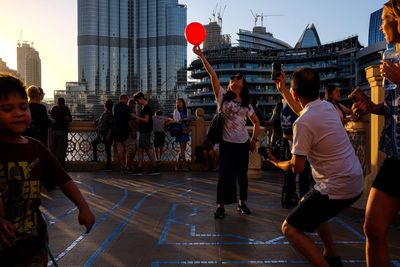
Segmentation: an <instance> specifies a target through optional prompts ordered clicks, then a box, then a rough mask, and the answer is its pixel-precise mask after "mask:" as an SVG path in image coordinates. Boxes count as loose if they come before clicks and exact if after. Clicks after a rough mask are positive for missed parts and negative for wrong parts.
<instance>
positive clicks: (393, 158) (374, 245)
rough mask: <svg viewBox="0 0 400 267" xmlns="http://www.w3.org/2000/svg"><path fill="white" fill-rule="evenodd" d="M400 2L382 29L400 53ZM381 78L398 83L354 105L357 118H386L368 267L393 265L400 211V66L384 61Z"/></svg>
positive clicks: (388, 10)
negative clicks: (390, 239)
mask: <svg viewBox="0 0 400 267" xmlns="http://www.w3.org/2000/svg"><path fill="white" fill-rule="evenodd" d="M399 11H400V3H399V1H396V0H390V1H388V2H386V3H385V4H384V5H383V11H382V24H381V30H382V32H383V35H384V37H385V40H386V42H387V43H388V44H390V43H391V44H394V50H395V51H397V52H398V53H400V12H399ZM380 70H381V75H382V76H383V77H384V78H386V79H389V80H390V81H391V82H393V83H395V84H396V85H397V87H396V88H395V89H394V90H388V89H385V99H384V101H383V102H381V103H378V104H376V103H373V102H372V101H368V100H366V99H364V98H360V100H359V101H358V102H356V103H355V104H354V105H353V111H354V113H355V115H357V116H358V117H359V116H361V115H362V114H363V113H365V112H367V111H368V112H371V113H372V114H376V115H382V116H384V117H385V126H384V127H383V131H382V134H381V142H380V144H379V149H380V150H381V151H382V152H384V153H385V154H386V159H385V160H384V162H383V164H382V166H381V168H380V169H379V172H378V174H377V176H376V178H375V180H374V182H373V184H372V187H371V190H370V192H369V196H368V202H367V207H366V209H365V223H364V232H365V235H366V238H367V239H366V260H367V266H379V267H386V266H387V267H388V266H391V263H390V256H389V255H390V254H389V248H388V244H387V239H386V238H387V234H388V230H389V226H390V224H391V223H392V222H393V220H394V218H395V217H396V215H397V214H398V212H399V211H400V175H399V167H398V166H399V165H400V152H399V151H400V142H399V137H400V134H399V132H398V129H399V128H398V127H399V121H398V113H397V112H398V110H399V107H398V104H397V103H398V100H397V99H398V97H399V95H400V63H392V62H386V61H385V62H383V63H382V64H381V66H380Z"/></svg>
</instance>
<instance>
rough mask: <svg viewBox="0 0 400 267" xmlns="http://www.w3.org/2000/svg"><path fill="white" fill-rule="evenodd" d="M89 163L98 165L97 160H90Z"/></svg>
mask: <svg viewBox="0 0 400 267" xmlns="http://www.w3.org/2000/svg"><path fill="white" fill-rule="evenodd" d="M89 163H97V159H92V160H89Z"/></svg>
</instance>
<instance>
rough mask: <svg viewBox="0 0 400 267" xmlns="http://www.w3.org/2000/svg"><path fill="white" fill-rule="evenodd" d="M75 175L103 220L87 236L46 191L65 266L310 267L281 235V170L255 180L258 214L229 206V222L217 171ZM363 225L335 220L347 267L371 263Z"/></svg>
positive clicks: (349, 218)
mask: <svg viewBox="0 0 400 267" xmlns="http://www.w3.org/2000/svg"><path fill="white" fill-rule="evenodd" d="M71 175H72V177H73V178H74V180H76V181H77V182H78V184H79V187H80V189H81V190H82V192H83V193H84V195H85V197H86V198H87V200H88V201H89V202H90V205H91V207H92V208H93V211H94V212H95V214H96V219H97V221H96V224H95V225H94V227H93V229H92V231H91V233H90V234H88V235H84V234H83V231H84V229H83V227H81V226H79V225H78V223H77V210H76V209H75V208H74V206H73V204H72V203H70V202H69V201H68V200H66V199H65V197H64V196H63V195H62V192H60V191H59V190H58V191H54V192H51V193H48V194H45V198H44V201H43V202H44V203H43V204H44V205H43V206H44V213H45V216H46V218H47V220H48V224H49V233H50V248H51V250H52V253H53V254H54V257H56V259H57V261H58V264H59V266H150V267H159V266H160V267H163V266H168V267H169V266H193V267H195V266H210V267H211V266H221V265H223V266H276V265H279V266H309V264H308V263H307V261H305V260H304V258H303V257H302V256H301V255H300V254H298V253H297V252H296V251H294V250H293V249H292V247H291V246H290V245H289V244H288V243H287V241H286V240H285V239H284V238H283V237H282V234H281V232H280V225H281V222H282V221H283V219H284V218H285V216H286V215H287V213H288V212H289V211H288V210H285V209H282V208H281V206H280V188H281V180H282V174H281V173H280V172H268V173H267V172H266V173H265V175H264V178H262V179H251V180H250V183H249V201H248V205H249V207H250V208H251V210H252V212H253V214H252V215H250V216H243V215H239V214H238V212H237V211H236V206H234V205H229V206H227V207H226V210H227V216H226V217H225V219H224V220H214V219H213V216H212V214H213V212H214V209H215V207H214V203H215V192H216V177H217V174H216V173H213V172H208V173H207V172H165V173H162V174H161V175H159V176H147V175H144V176H139V177H138V176H130V175H125V174H120V173H118V172H110V173H105V172H85V173H79V172H72V173H71ZM362 222H363V215H362V212H360V211H359V210H355V209H351V210H348V211H346V212H345V213H344V214H342V215H340V216H339V217H338V218H336V219H334V220H333V221H332V222H331V225H332V228H333V231H334V234H335V238H336V242H337V246H338V250H339V252H340V255H341V256H342V258H343V259H344V263H345V266H365V257H364V237H363V234H362ZM399 236H400V231H399V230H398V229H397V228H396V227H395V226H393V227H392V228H391V229H390V234H389V243H390V249H391V254H392V259H393V263H394V265H395V266H400V238H399ZM314 237H315V239H316V240H318V238H317V237H316V236H314ZM49 265H51V263H49Z"/></svg>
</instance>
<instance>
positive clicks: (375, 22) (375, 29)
mask: <svg viewBox="0 0 400 267" xmlns="http://www.w3.org/2000/svg"><path fill="white" fill-rule="evenodd" d="M381 24H382V8H381V9H379V10H377V11H375V12H373V13H371V15H370V18H369V31H368V46H372V45H374V44H376V43H379V42H382V41H384V40H385V38H384V37H383V32H382V31H381Z"/></svg>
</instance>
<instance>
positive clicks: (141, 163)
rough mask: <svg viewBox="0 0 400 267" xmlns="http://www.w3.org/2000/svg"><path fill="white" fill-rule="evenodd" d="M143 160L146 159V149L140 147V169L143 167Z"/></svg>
mask: <svg viewBox="0 0 400 267" xmlns="http://www.w3.org/2000/svg"><path fill="white" fill-rule="evenodd" d="M143 160H144V149H143V148H139V151H138V168H139V169H142V168H143Z"/></svg>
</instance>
